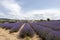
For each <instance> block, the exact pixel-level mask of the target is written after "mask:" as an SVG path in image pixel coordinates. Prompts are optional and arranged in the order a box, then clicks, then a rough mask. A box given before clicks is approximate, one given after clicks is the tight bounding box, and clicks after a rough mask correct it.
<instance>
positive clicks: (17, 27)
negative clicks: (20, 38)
mask: <svg viewBox="0 0 60 40" xmlns="http://www.w3.org/2000/svg"><path fill="white" fill-rule="evenodd" d="M22 25H23V23H22V22H17V23H14V24H13V26H14V27H12V28H11V30H10V33H12V32H17V31H18V30H19V29H20V27H21V26H22Z"/></svg>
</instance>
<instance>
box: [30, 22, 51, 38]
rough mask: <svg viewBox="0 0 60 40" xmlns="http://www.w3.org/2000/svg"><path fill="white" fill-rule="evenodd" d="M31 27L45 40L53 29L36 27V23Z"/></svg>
mask: <svg viewBox="0 0 60 40" xmlns="http://www.w3.org/2000/svg"><path fill="white" fill-rule="evenodd" d="M30 25H31V27H32V28H33V29H34V30H35V32H36V33H37V34H38V35H39V36H40V37H42V38H43V39H45V37H46V36H47V34H48V33H50V32H51V31H52V29H50V28H46V27H44V26H40V25H35V24H34V23H31V24H30Z"/></svg>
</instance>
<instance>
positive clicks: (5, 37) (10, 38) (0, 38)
mask: <svg viewBox="0 0 60 40" xmlns="http://www.w3.org/2000/svg"><path fill="white" fill-rule="evenodd" d="M9 31H10V30H6V29H3V28H0V40H42V38H39V37H38V35H34V37H32V38H30V37H28V36H27V37H25V38H18V37H17V36H18V33H19V32H15V33H11V34H10V33H9Z"/></svg>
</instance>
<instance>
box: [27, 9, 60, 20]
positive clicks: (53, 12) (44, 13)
mask: <svg viewBox="0 0 60 40" xmlns="http://www.w3.org/2000/svg"><path fill="white" fill-rule="evenodd" d="M27 14H28V15H29V18H30V19H31V18H32V19H46V18H50V19H60V18H59V17H60V10H59V9H45V10H32V11H30V12H27ZM35 15H36V16H35Z"/></svg>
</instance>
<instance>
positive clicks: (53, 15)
mask: <svg viewBox="0 0 60 40" xmlns="http://www.w3.org/2000/svg"><path fill="white" fill-rule="evenodd" d="M0 18H10V19H28V20H29V19H33V20H34V19H46V18H50V19H60V0H0Z"/></svg>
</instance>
